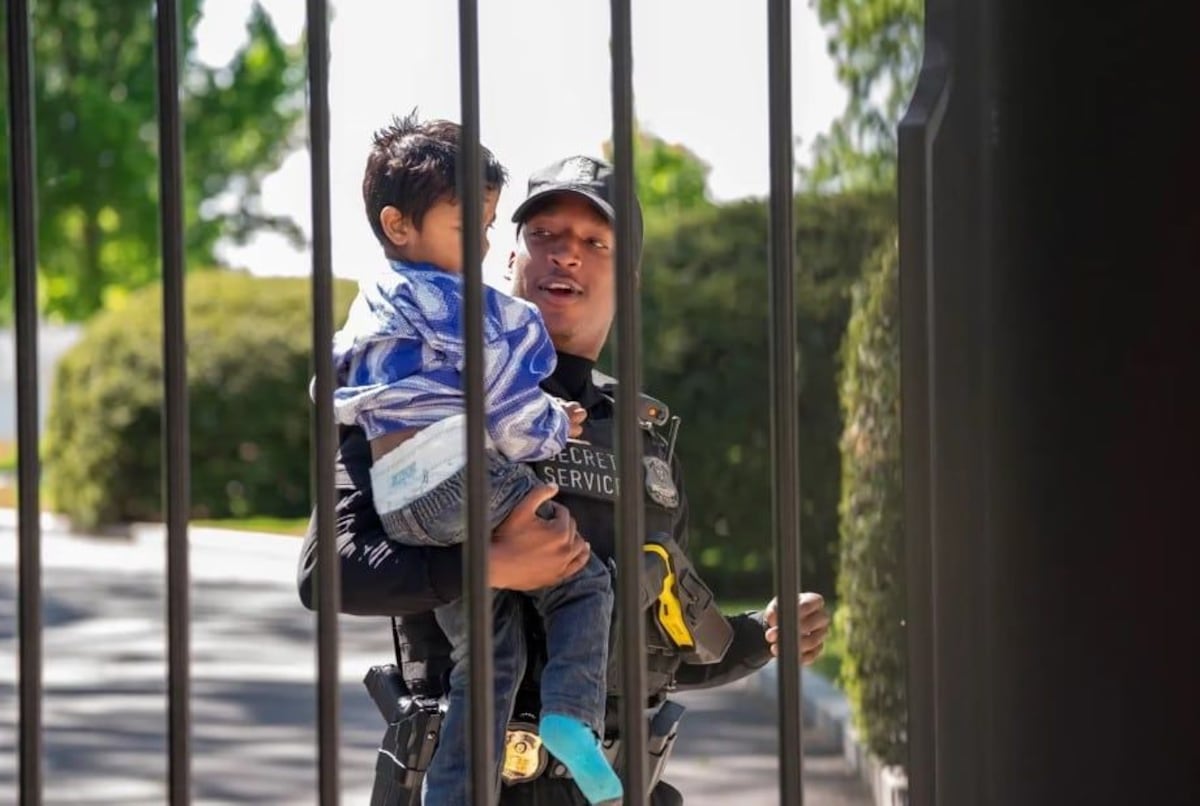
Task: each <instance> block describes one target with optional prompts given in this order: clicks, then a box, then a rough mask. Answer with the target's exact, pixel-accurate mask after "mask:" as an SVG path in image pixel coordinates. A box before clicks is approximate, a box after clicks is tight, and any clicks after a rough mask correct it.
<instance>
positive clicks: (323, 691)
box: [306, 0, 341, 806]
mask: <svg viewBox="0 0 1200 806" xmlns="http://www.w3.org/2000/svg"><path fill="white" fill-rule="evenodd" d="M306 14H307V20H306V26H307V30H308V140H309V142H308V148H309V158H310V161H311V167H312V231H313V245H312V248H313V268H312V337H313V365H314V367H313V368H314V374H315V376H316V377H315V380H314V385H313V391H314V394H315V397H316V413H315V418H314V423H313V462H314V463H315V464H316V472H315V474H314V476H315V478H316V491H315V493H314V498H315V500H316V512H317V523H316V529H317V746H318V747H317V766H318V770H317V789H318V797H319V798H320V803H321V804H322V806H336V804H337V802H338V737H339V732H340V719H339V702H338V606H339V604H340V602H341V570H340V566H339V564H338V553H337V548H336V546H335V544H334V529H333V526H334V522H333V521H334V511H333V508H334V489H333V486H334V479H333V470H334V468H333V462H334V448H335V446H336V444H337V432H336V429H335V428H334V423H333V362H332V361H331V360H330V352H329V351H330V349H331V346H332V344H333V251H332V238H331V218H330V198H329V194H330V191H329V8H328V4H327V3H326V1H325V0H308V6H307V8H306Z"/></svg>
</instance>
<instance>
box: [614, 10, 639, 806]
mask: <svg viewBox="0 0 1200 806" xmlns="http://www.w3.org/2000/svg"><path fill="white" fill-rule="evenodd" d="M612 93H613V101H612V115H613V133H612V138H613V170H614V179H615V190H616V199H615V201H616V204H615V205H614V212H615V213H616V222H615V223H616V242H617V243H616V246H617V251H616V271H617V380H618V383H617V474H618V478H620V480H621V487H620V490H621V495H620V496H619V511H618V513H617V568H618V573H617V576H618V579H620V580H621V584H619V585H618V586H617V595H618V602H617V608H618V610H617V612H618V618H620V623H621V647H620V651H621V658H622V659H623V667H622V675H621V690H622V691H623V692H625V696H624V697H622V698H621V737H622V742H623V743H624V754H623V755H624V760H625V770H624V774H625V779H624V782H625V803H626V804H627V806H643V804H645V803H646V802H647V800H646V786H645V781H646V717H645V705H646V698H645V696H644V692H645V690H646V656H645V646H646V642H645V639H644V632H645V626H644V623H643V621H642V609H641V603H640V601H639V596H640V593H641V589H642V586H641V574H642V540H643V536H644V534H645V528H644V525H643V515H644V512H643V508H642V507H643V504H642V492H641V491H642V435H641V429H640V428H639V427H638V416H637V406H638V397H639V392H640V391H641V388H642V366H641V343H642V331H641V306H640V299H639V297H638V281H637V275H636V273H635V266H636V265H637V255H635V254H634V241H633V231H634V223H633V205H634V198H633V33H632V22H631V19H630V9H629V0H613V2H612Z"/></svg>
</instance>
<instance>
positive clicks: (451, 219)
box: [384, 190, 500, 274]
mask: <svg viewBox="0 0 1200 806" xmlns="http://www.w3.org/2000/svg"><path fill="white" fill-rule="evenodd" d="M498 201H500V191H499V190H485V191H484V194H483V216H482V218H481V222H482V224H483V232H482V233H481V234H480V247H481V250H482V251H481V254H480V257H485V256H486V255H487V252H488V246H489V245H490V244H489V243H488V230H489V229H491V227H492V224H494V223H495V221H496V203H497V202H498ZM388 211H390V212H392V213H394V214H395V216H396V217H397V218H402V217H401V216H400V214H399V213H398V212H396V210H395V208H387V210H385V213H384V215H385V216H386V215H387V212H388ZM392 223H393V226H388V222H386V221H385V223H384V230H385V232H387V234H388V237H389V238H390V239H391V241H392V243H393V244H395V246H396V251H397V252H399V254H400V257H401V258H403V259H404V260H406V261H408V262H410V263H432V264H433V265H434V266H437V267H438V268H440V269H442V270H444V271H449V272H454V273H455V274H460V273H462V207H461V206H460V205H459V203H458V200H457V199H453V200H449V199H443V200H442V201H439V202H437V203H436V204H434V205H433V207H431V208H429V211H428V212H426V213H425V218H424V219H423V220H422V221H421V227H420V229H417V228H416V227H414V226H413V225H412V222H411V221H407V220H400V221H394V222H392Z"/></svg>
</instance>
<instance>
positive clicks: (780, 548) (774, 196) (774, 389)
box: [767, 0, 804, 806]
mask: <svg viewBox="0 0 1200 806" xmlns="http://www.w3.org/2000/svg"><path fill="white" fill-rule="evenodd" d="M767 39H768V48H767V62H768V72H769V79H768V81H769V103H770V124H769V125H770V143H771V145H770V162H771V215H770V256H771V273H770V283H769V288H770V300H771V301H770V307H771V315H770V328H771V350H770V356H771V357H770V361H771V482H772V484H771V489H772V509H771V512H772V520H773V524H772V525H773V531H774V537H775V590H776V594H777V595H778V597H779V706H780V707H779V749H780V752H781V753H786V754H787V755H786V757H784V758H781V763H780V765H779V794H780V803H783V804H786V805H787V806H798V805H799V804H802V803H803V802H804V788H803V777H804V776H803V765H802V763H801V760H802V758H803V752H804V748H803V744H802V741H801V734H800V708H801V700H800V697H801V691H800V626H799V621H798V617H797V612H796V600H797V598H798V597H799V594H800V469H799V456H798V447H797V442H796V436H797V410H796V405H797V401H796V283H795V275H794V270H793V255H794V242H793V239H794V230H793V226H792V203H793V199H792V147H793V146H792V53H791V50H792V49H791V40H792V20H791V0H768V13H767Z"/></svg>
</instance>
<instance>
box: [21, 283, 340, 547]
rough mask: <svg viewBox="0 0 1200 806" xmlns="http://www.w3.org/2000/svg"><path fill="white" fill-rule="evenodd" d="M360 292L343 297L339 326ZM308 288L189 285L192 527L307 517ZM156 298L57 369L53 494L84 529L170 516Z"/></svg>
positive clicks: (115, 315) (100, 326) (111, 324)
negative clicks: (226, 520) (165, 497)
mask: <svg viewBox="0 0 1200 806" xmlns="http://www.w3.org/2000/svg"><path fill="white" fill-rule="evenodd" d="M355 291H356V284H354V283H352V282H349V281H345V280H340V281H338V282H337V283H336V284H335V294H334V297H335V298H334V318H335V320H336V321H338V322H341V321H343V320H344V318H345V315H346V311H347V310H348V309H349V307H350V300H351V299H352V297H353V295H354V292H355ZM311 299H312V297H311V291H310V281H309V280H308V279H307V278H293V277H287V278H284V277H253V276H251V275H248V274H243V273H238V272H227V271H205V272H196V273H194V274H192V275H190V276H189V277H188V279H187V288H186V300H187V311H186V315H185V323H186V326H187V343H188V362H187V373H188V410H189V425H190V426H191V435H190V442H191V461H190V467H191V496H192V516H193V517H196V518H219V517H229V516H234V517H246V516H248V515H273V516H302V515H305V514H307V513H308V510H309V506H310V496H309V477H310V469H309V468H310V461H309V456H310V450H309V436H310V434H311V432H312V426H311V412H312V404H311V401H310V400H309V397H308V386H309V379H310V378H311V376H312V327H311V310H312V304H311ZM162 411H163V357H162V289H161V287H160V286H158V285H151V286H148V287H146V288H143V289H140V290H138V291H135V292H132V293H131V294H130V295H129V296H128V297H127V298H124V299H121V300H119V301H115V302H113V303H110V307H109V308H108V309H107V310H105V311H103V312H101V313H100V314H98V315H97V316H95V317H93V318H92V319H91V320H90V321H89V322H88V324H87V327H86V328H85V330H84V333H83V336H82V338H81V339H80V340H79V342H78V343H77V344H76V345H75V346H74V347H72V348H71V350H70V351H69V352H68V353H67V354H66V355H65V356H64V357H63V359H62V361H61V362H60V363H59V365H58V368H57V373H56V376H55V380H54V385H53V387H52V389H51V396H50V411H49V415H48V418H47V428H46V445H45V454H44V455H45V461H46V490H47V493H48V497H49V499H50V500H51V501H52V502H53V503H54V505H55V507H56V508H57V509H58V510H59V511H61V512H64V513H66V514H67V515H68V516H69V517H70V518H71V519H72V521H73V522H74V523H75V524H76V525H78V526H81V527H88V528H90V527H94V526H97V525H101V524H110V523H122V522H128V521H139V520H140V521H148V520H158V519H160V518H161V515H162V482H161V480H162V478H163V476H162V470H163V468H162V457H163V448H162V427H163V422H162Z"/></svg>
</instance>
